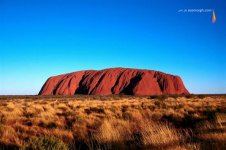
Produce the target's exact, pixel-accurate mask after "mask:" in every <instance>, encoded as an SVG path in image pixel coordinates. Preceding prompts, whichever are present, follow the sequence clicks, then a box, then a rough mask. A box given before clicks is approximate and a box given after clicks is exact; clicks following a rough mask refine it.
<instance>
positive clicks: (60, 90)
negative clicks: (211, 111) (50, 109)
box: [39, 68, 189, 95]
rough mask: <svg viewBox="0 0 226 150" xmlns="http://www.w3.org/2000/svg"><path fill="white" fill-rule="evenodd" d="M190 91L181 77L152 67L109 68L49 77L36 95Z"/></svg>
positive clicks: (144, 93)
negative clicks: (143, 68)
mask: <svg viewBox="0 0 226 150" xmlns="http://www.w3.org/2000/svg"><path fill="white" fill-rule="evenodd" d="M74 94H87V95H112V94H116V95H117V94H125V95H160V94H189V92H188V90H187V89H186V88H185V86H184V84H183V82H182V80H181V78H180V77H179V76H174V75H170V74H166V73H162V72H158V71H153V70H140V69H129V68H110V69H104V70H100V71H96V70H85V71H78V72H73V73H68V74H63V75H59V76H53V77H50V78H49V79H48V80H47V81H46V82H45V84H44V85H43V87H42V89H41V90H40V92H39V95H74Z"/></svg>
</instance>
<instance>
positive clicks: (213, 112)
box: [0, 94, 226, 150]
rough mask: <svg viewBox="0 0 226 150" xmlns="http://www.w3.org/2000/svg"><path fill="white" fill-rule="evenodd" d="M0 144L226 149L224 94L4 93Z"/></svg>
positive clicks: (61, 147)
mask: <svg viewBox="0 0 226 150" xmlns="http://www.w3.org/2000/svg"><path fill="white" fill-rule="evenodd" d="M0 149H3V150H4V149H37V150H41V149H43V150H44V149H45V150H50V149H57V150H64V149H65V150H66V149H69V150H74V149H88V150H93V149H98V150H111V149H112V150H113V149H123V150H124V149H172V150H175V149H178V150H180V149H183V150H193V149H195V150H204V149H205V150H206V149H216V150H217V149H219V150H221V149H222V150H223V149H226V95H192V94H191V95H162V96H125V95H119V96H87V95H76V96H64V97H62V96H1V97H0Z"/></svg>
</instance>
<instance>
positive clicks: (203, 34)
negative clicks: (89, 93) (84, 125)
mask: <svg viewBox="0 0 226 150" xmlns="http://www.w3.org/2000/svg"><path fill="white" fill-rule="evenodd" d="M201 8H203V9H214V10H215V12H216V16H217V21H216V23H215V24H212V22H211V13H212V12H205V13H179V12H178V10H180V9H201ZM225 8H226V2H225V1H224V0H217V1H216V0H183V1H182V0H79V1H76V0H71V1H69V0H0V52H1V57H0V95H1V94H10V95H12V94H37V93H38V92H39V90H40V88H41V86H42V85H43V84H44V82H45V80H46V79H47V78H48V77H50V76H52V75H58V74H63V73H68V72H73V71H77V70H85V69H103V68H110V67H129V68H143V69H151V70H159V71H162V72H166V73H170V74H177V75H179V76H181V77H182V79H183V80H184V83H185V85H186V87H187V88H188V90H189V91H190V92H191V93H226V59H225V57H226V9H225Z"/></svg>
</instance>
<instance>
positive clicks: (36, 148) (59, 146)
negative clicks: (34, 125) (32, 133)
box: [24, 136, 68, 150]
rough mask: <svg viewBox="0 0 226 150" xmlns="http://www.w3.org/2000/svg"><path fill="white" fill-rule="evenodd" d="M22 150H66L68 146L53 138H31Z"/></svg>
mask: <svg viewBox="0 0 226 150" xmlns="http://www.w3.org/2000/svg"><path fill="white" fill-rule="evenodd" d="M24 150H68V146H67V145H66V144H65V143H64V142H63V141H61V140H60V139H58V138H55V137H53V136H43V137H35V138H31V139H30V140H29V142H28V145H27V146H26V147H25V149H24Z"/></svg>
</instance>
